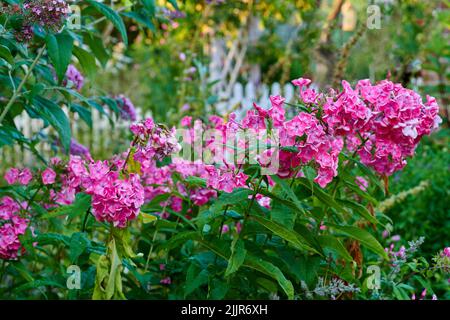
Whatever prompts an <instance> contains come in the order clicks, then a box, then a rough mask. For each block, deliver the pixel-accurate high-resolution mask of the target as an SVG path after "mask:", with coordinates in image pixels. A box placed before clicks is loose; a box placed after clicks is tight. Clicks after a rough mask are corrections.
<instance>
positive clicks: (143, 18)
mask: <svg viewBox="0 0 450 320" xmlns="http://www.w3.org/2000/svg"><path fill="white" fill-rule="evenodd" d="M121 14H122V15H123V16H125V17H128V18H131V19H134V20H136V21H137V22H139V23H140V24H142V25H144V26H145V27H147V28H148V29H150V30H151V31H152V32H156V28H155V25H154V24H153V22H152V20H150V19H149V18H148V16H147V15H145V14H142V13H139V12H134V11H130V12H123V13H121Z"/></svg>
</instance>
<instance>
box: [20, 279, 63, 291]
mask: <svg viewBox="0 0 450 320" xmlns="http://www.w3.org/2000/svg"><path fill="white" fill-rule="evenodd" d="M39 287H53V288H54V287H57V288H66V287H65V286H64V285H62V284H61V283H59V282H56V281H52V280H47V279H39V280H33V281H31V282H28V283H25V284H22V285H20V286H18V287H17V288H15V289H14V291H16V292H20V291H24V290H29V289H37V288H39Z"/></svg>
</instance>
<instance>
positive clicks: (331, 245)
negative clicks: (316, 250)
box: [317, 235, 353, 261]
mask: <svg viewBox="0 0 450 320" xmlns="http://www.w3.org/2000/svg"><path fill="white" fill-rule="evenodd" d="M317 240H318V241H319V243H320V245H321V246H322V247H323V248H328V249H330V250H331V251H333V252H334V253H336V254H337V255H339V256H340V257H342V258H344V259H345V260H347V261H353V258H352V256H351V255H350V254H349V253H348V251H347V249H345V247H344V245H343V244H342V243H341V242H340V241H339V240H338V239H337V238H335V237H333V236H329V235H323V236H319V237H318V238H317Z"/></svg>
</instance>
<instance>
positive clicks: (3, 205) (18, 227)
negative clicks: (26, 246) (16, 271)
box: [0, 197, 29, 260]
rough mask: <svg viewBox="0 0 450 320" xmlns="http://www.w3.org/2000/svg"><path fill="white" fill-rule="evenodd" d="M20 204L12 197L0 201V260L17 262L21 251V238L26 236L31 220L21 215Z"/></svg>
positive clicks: (24, 204)
mask: <svg viewBox="0 0 450 320" xmlns="http://www.w3.org/2000/svg"><path fill="white" fill-rule="evenodd" d="M21 206H25V207H26V203H23V204H20V203H17V202H15V201H14V200H13V199H12V198H10V197H3V198H1V199H0V259H4V260H15V259H17V257H18V254H19V251H21V247H22V245H21V243H20V239H19V236H21V235H23V234H25V231H26V230H27V228H28V223H29V220H28V219H26V218H24V217H22V216H21V215H20V210H21Z"/></svg>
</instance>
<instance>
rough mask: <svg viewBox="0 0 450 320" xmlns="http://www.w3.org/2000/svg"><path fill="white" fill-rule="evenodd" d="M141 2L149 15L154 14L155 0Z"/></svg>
mask: <svg viewBox="0 0 450 320" xmlns="http://www.w3.org/2000/svg"><path fill="white" fill-rule="evenodd" d="M142 3H143V4H144V7H145V9H147V10H148V13H149V14H150V16H154V15H155V11H156V3H155V0H142Z"/></svg>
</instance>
